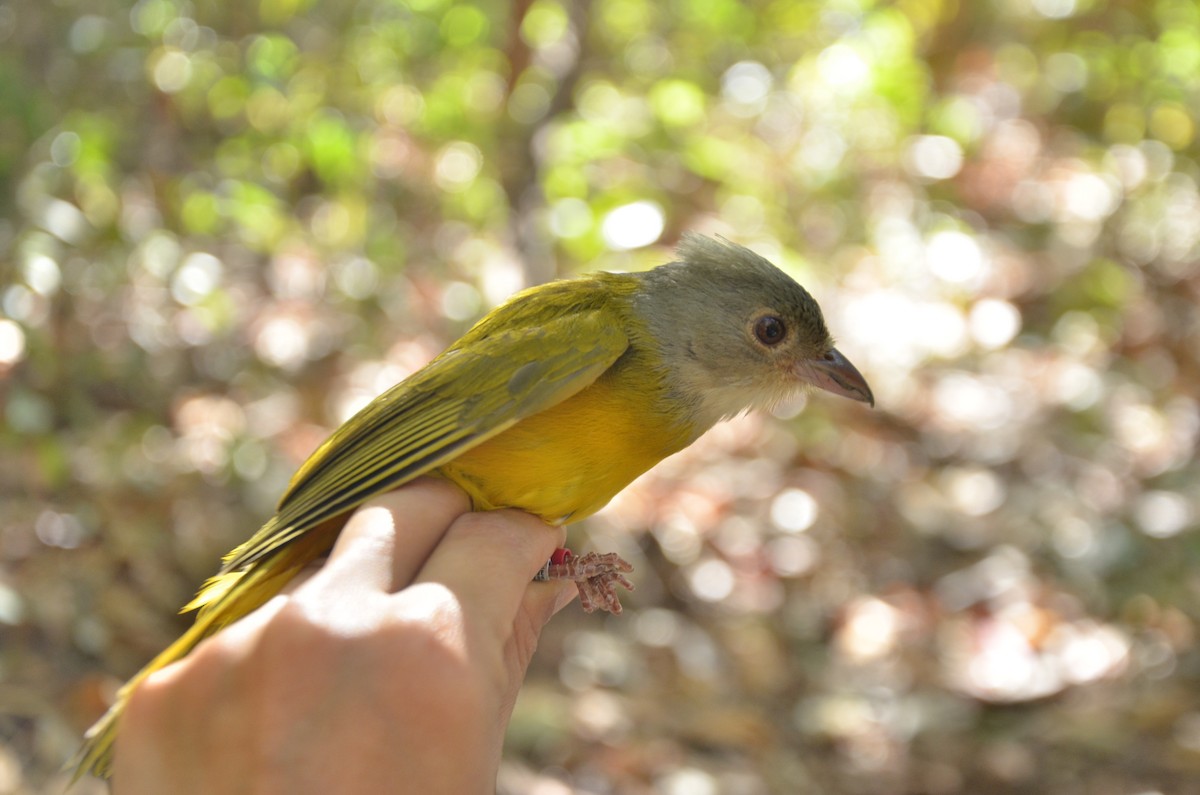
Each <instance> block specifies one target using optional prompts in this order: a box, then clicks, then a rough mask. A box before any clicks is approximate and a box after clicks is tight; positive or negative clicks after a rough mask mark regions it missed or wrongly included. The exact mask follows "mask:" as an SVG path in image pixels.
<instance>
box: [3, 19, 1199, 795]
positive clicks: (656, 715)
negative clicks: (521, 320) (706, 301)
mask: <svg viewBox="0 0 1200 795" xmlns="http://www.w3.org/2000/svg"><path fill="white" fill-rule="evenodd" d="M1198 111H1200V5H1198V4H1197V3H1195V2H1193V1H1192V0H1145V1H1144V2H1143V1H1138V0H999V1H998V2H989V3H983V2H980V3H972V2H956V1H955V0H898V2H894V3H885V2H871V0H828V1H826V2H819V1H817V0H809V1H805V0H756V1H755V2H747V3H741V2H734V0H665V2H664V1H661V0H595V2H587V1H586V0H532V2H530V1H529V0H519V2H517V3H515V4H511V3H505V2H501V0H476V1H474V2H453V3H452V2H450V1H449V0H358V1H357V2H341V3H335V2H315V0H258V1H257V2H249V3H221V2H217V0H140V1H139V2H137V3H136V4H131V3H128V2H117V1H116V0H89V2H81V1H80V0H54V1H53V2H31V1H30V0H9V2H3V3H0V405H2V411H3V420H4V421H3V424H2V426H0V494H2V499H3V502H2V508H0V793H34V792H60V791H62V787H63V786H64V783H65V779H64V778H63V777H62V775H61V774H60V773H58V768H59V765H60V764H61V763H62V762H63V760H64V759H65V758H66V757H67V756H69V754H70V753H72V752H73V751H74V749H75V748H76V745H77V742H78V739H79V735H80V732H81V731H82V730H83V729H84V728H85V727H86V726H87V725H88V724H89V723H90V722H91V721H92V720H93V719H94V718H95V717H96V716H97V715H98V714H99V713H100V712H101V711H102V710H103V708H104V705H105V703H106V700H107V699H108V698H110V697H111V695H112V693H113V690H114V688H115V687H116V686H117V685H118V684H119V683H120V682H121V681H122V680H123V679H124V678H125V677H126V676H128V675H130V674H131V673H133V672H134V671H135V670H136V669H137V668H138V667H140V665H141V664H142V663H144V662H145V661H146V660H148V659H149V658H150V657H151V656H152V655H153V654H154V653H155V652H157V651H158V650H159V649H161V648H162V647H163V646H164V645H165V644H166V643H167V642H168V641H169V640H171V639H172V638H173V637H174V636H175V635H176V634H177V633H178V632H179V631H180V630H181V628H182V627H183V626H185V625H186V623H187V621H188V619H186V618H181V617H178V616H176V615H175V611H176V609H177V608H178V607H179V606H180V605H181V604H183V603H184V602H185V601H186V600H187V599H188V598H189V596H190V595H191V594H192V592H193V590H194V589H195V587H196V586H197V585H198V584H199V583H200V581H201V580H202V579H203V578H204V577H206V576H208V575H209V574H211V573H213V571H214V569H215V566H216V563H217V559H218V556H219V555H220V554H221V553H222V552H224V551H226V550H227V549H228V548H230V547H231V546H233V545H234V544H235V543H237V542H238V541H240V540H242V539H243V538H244V537H245V536H246V535H247V534H249V533H250V532H251V531H252V530H254V529H255V528H257V526H258V525H259V524H260V523H261V522H262V521H263V520H264V519H265V518H266V517H267V516H268V515H269V514H270V512H271V510H272V505H273V503H274V501H275V500H276V499H277V497H278V495H279V494H280V492H281V490H282V488H283V486H284V484H285V483H286V481H287V479H288V477H289V476H290V474H291V473H292V472H293V471H294V469H295V468H296V467H297V466H298V465H299V463H300V462H301V461H302V460H303V459H304V457H305V456H306V455H307V454H308V453H309V452H310V451H311V450H312V449H313V448H314V447H315V445H316V444H317V443H318V442H319V441H320V440H321V439H322V438H323V437H324V436H325V434H327V433H328V432H329V431H330V430H331V429H332V428H333V427H335V426H336V425H337V424H338V423H339V422H341V421H342V420H343V419H345V418H346V417H348V416H349V415H350V414H351V413H353V412H354V411H355V410H356V409H357V408H358V407H360V406H362V405H363V404H364V403H365V402H366V401H367V400H368V399H370V397H372V396H373V395H375V394H377V393H378V392H380V391H381V390H383V389H384V388H386V387H387V386H389V385H391V384H392V383H394V382H396V381H398V380H399V379H401V378H403V377H404V376H405V375H406V374H408V373H410V372H412V371H413V370H414V369H416V368H417V367H419V366H420V365H421V364H422V363H424V362H425V361H426V360H428V359H429V358H431V357H432V356H433V355H434V354H436V353H437V352H438V351H439V350H440V349H441V348H442V347H443V346H444V345H446V344H447V343H448V342H449V341H451V340H452V339H454V338H455V337H456V336H457V335H458V334H460V333H461V332H462V331H464V330H465V329H466V328H467V327H468V326H469V325H470V323H471V322H472V321H473V320H474V319H475V318H477V317H478V316H479V315H480V314H481V313H482V312H484V311H485V310H486V309H487V308H488V307H490V306H492V305H494V304H495V303H497V302H499V301H501V300H502V299H503V298H504V297H505V296H507V295H508V294H510V293H511V292H512V291H514V290H516V289H518V288H520V287H522V286H524V285H528V284H532V283H536V282H541V281H544V280H547V279H550V278H554V277H557V276H570V275H573V274H576V273H581V272H585V271H589V270H596V269H610V270H633V269H642V268H647V267H650V266H653V265H655V264H658V263H661V262H664V261H667V260H668V259H670V257H671V246H672V244H673V243H674V242H675V241H676V240H677V239H678V236H679V234H680V233H681V232H683V231H685V230H699V231H703V232H707V233H720V234H724V235H726V236H728V237H729V238H731V239H733V240H736V241H738V242H740V243H744V244H746V245H748V246H750V247H752V248H754V249H755V250H756V251H758V252H760V253H761V254H763V255H765V256H767V257H768V258H770V259H772V260H773V261H775V262H776V263H778V264H779V265H781V266H782V267H784V268H785V269H786V270H788V271H789V272H790V273H791V274H793V275H794V276H795V277H796V278H797V279H799V280H800V281H801V282H802V283H803V284H805V285H806V286H807V287H808V288H809V289H810V290H811V291H812V292H813V293H814V294H815V295H816V296H817V298H818V299H819V300H820V301H821V303H822V305H823V306H824V307H825V310H826V313H827V318H828V321H829V325H830V327H831V328H832V330H833V332H834V334H835V335H836V336H837V338H838V344H839V348H840V349H841V350H842V351H843V352H845V353H846V355H847V356H848V357H849V358H850V359H851V360H852V361H854V362H855V363H856V364H857V365H858V366H859V367H860V369H862V371H863V372H864V373H865V374H866V376H867V377H868V379H869V380H870V382H871V384H872V386H873V387H874V389H875V394H876V396H877V398H878V408H877V409H876V410H875V411H871V410H868V409H867V408H866V407H864V406H861V405H858V404H853V403H851V402H850V401H845V400H839V399H836V398H832V397H829V396H826V395H820V394H818V395H812V396H810V397H809V398H808V399H807V400H802V401H800V402H799V403H796V404H793V405H789V406H783V407H780V409H779V410H778V411H777V412H776V415H777V416H775V417H771V416H749V417H745V418H741V419H739V420H737V421H735V422H732V423H729V424H727V425H725V426H722V427H720V428H718V429H717V430H715V431H714V432H712V433H711V434H710V435H709V436H707V437H705V438H704V439H703V440H702V441H701V442H700V443H698V444H696V445H695V446H694V447H693V448H691V449H689V450H688V451H686V452H685V453H683V454H681V455H678V456H676V457H675V458H672V459H670V460H669V461H667V462H666V463H665V464H663V465H662V466H660V467H658V468H657V469H656V470H655V471H654V472H653V473H651V474H649V475H648V476H646V477H644V478H643V479H641V480H640V481H638V482H637V483H636V484H635V485H634V486H633V487H631V488H630V489H629V490H628V491H627V492H625V493H624V494H623V495H621V496H620V497H619V498H618V499H617V500H615V501H614V502H613V504H612V505H611V506H610V507H609V508H608V509H606V510H605V511H604V512H603V513H601V514H599V515H598V516H596V517H594V518H593V519H591V520H589V521H587V522H584V523H583V524H581V525H579V526H577V527H575V528H574V529H573V530H572V543H573V546H574V547H575V548H577V549H589V548H599V549H602V550H617V551H619V552H621V553H622V554H623V555H624V556H625V557H626V558H628V559H630V560H631V561H633V562H634V563H635V564H636V566H637V572H636V575H635V579H636V582H637V585H638V590H637V592H636V593H634V594H632V595H630V596H629V597H628V598H627V599H626V600H625V602H626V605H627V608H628V609H627V612H626V614H625V615H623V616H621V617H620V618H611V617H607V616H599V615H596V616H585V615H583V614H582V613H581V612H579V611H576V610H568V611H566V612H565V613H564V614H562V615H560V616H559V617H558V618H556V619H555V621H554V622H553V624H552V626H551V627H550V628H549V629H548V630H547V632H546V634H545V636H544V639H543V642H542V647H541V649H540V650H539V652H538V656H537V658H536V660H535V662H534V667H533V669H532V671H531V674H530V678H529V682H528V685H527V687H526V688H525V690H524V692H523V696H522V700H521V702H520V704H519V706H518V709H517V712H516V715H515V717H514V719H513V723H512V728H511V731H510V734H509V738H508V740H509V748H508V752H507V755H506V762H505V765H504V767H503V769H502V773H501V792H503V793H522V794H531V793H536V794H537V795H559V794H561V793H569V792H578V793H588V794H591V793H597V794H600V793H634V794H635V795H637V794H640V793H662V794H663V795H718V794H719V793H730V794H732V795H767V794H770V795H774V794H775V793H834V794H835V795H837V794H840V793H850V794H852V793H883V794H885V795H890V794H893V793H895V794H896V795H907V794H908V793H913V794H916V793H928V794H929V795H949V794H950V793H984V794H987V793H1009V792H1020V793H1056V794H1061V793H1089V794H1091V793H1096V794H1099V795H1109V794H1110V793H1111V794H1112V795H1151V794H1152V793H1161V794H1162V795H1173V794H1176V793H1197V792H1200V687H1198V685H1200V682H1198V679H1200V652H1198V650H1197V640H1196V632H1197V628H1196V621H1197V619H1198V618H1200V610H1198V604H1200V568H1198V567H1197V563H1200V533H1198V532H1197V512H1198V509H1200V505H1198V504H1197V484H1198V483H1200V472H1198V469H1200V467H1198V466H1197V462H1196V460H1195V452H1196V447H1197V439H1198V434H1200V411H1198V405H1197V389H1198V387H1200V313H1198V312H1197V311H1196V308H1195V304H1196V302H1197V298H1198V297H1200V295H1198V294H1200V267H1198V255H1197V253H1198V241H1200V194H1198V192H1197V176H1198V175H1197V161H1196V153H1197V149H1196V132H1197V130H1196V125H1197V113H1198ZM805 404H807V405H805ZM77 791H78V792H81V793H98V792H102V791H104V790H103V787H102V786H101V785H99V784H98V783H97V782H95V781H91V782H88V783H86V784H84V785H82V786H80V787H79V789H78V790H77Z"/></svg>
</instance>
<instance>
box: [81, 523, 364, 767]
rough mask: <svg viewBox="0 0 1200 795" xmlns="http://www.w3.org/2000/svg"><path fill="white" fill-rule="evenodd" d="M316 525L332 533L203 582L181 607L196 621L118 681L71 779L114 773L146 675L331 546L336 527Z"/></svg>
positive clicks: (258, 602)
mask: <svg viewBox="0 0 1200 795" xmlns="http://www.w3.org/2000/svg"><path fill="white" fill-rule="evenodd" d="M318 529H331V530H333V531H334V532H332V533H330V532H310V533H309V534H307V535H306V536H302V537H301V538H299V539H297V540H296V541H297V542H296V543H293V544H290V545H288V546H286V547H283V548H281V549H280V550H279V551H277V552H276V553H275V554H273V555H271V556H270V557H266V558H262V559H261V560H258V561H256V562H255V563H253V564H251V565H250V566H249V567H248V568H246V569H244V570H242V571H231V572H227V573H225V574H218V575H217V576H216V577H213V578H212V579H210V580H209V581H208V582H206V583H205V584H204V587H203V588H201V589H200V591H199V593H198V594H197V595H196V598H195V599H193V600H192V601H191V602H189V603H188V605H187V606H186V607H184V608H183V612H187V611H189V610H196V609H199V613H197V615H196V622H195V623H194V624H192V626H191V627H190V628H189V629H188V630H187V632H184V633H183V635H181V636H180V637H179V639H178V640H176V641H175V642H174V643H172V644H171V645H170V646H168V647H167V648H166V649H165V650H163V651H162V652H161V653H160V654H159V655H158V656H157V657H155V658H154V659H153V660H151V661H150V662H149V663H148V664H147V665H146V667H144V668H143V669H142V670H140V671H138V672H137V673H136V674H135V675H134V676H133V678H132V679H130V680H129V681H128V682H126V683H125V684H124V685H122V686H121V689H120V690H118V691H117V697H116V699H115V700H114V701H113V704H112V706H111V707H109V709H108V712H106V713H104V716H103V717H101V718H100V720H98V721H96V722H95V723H94V724H93V725H92V727H91V728H90V729H88V730H87V733H86V734H85V735H84V739H83V745H82V746H81V747H80V749H79V751H78V752H77V753H76V754H75V756H74V757H73V758H72V759H71V761H69V762H67V764H66V766H65V767H66V769H68V770H70V769H72V768H73V769H74V772H73V774H72V777H71V781H72V783H74V782H75V781H76V780H78V779H79V778H80V777H81V776H83V775H85V774H87V773H91V774H92V775H95V776H99V777H100V778H108V777H109V776H110V775H111V774H112V753H113V743H114V742H115V741H116V739H117V731H118V728H119V725H120V722H121V715H122V713H124V711H125V705H126V704H127V703H128V702H129V697H130V696H131V695H132V694H133V691H134V690H135V689H136V688H137V687H138V685H140V684H141V683H142V682H143V681H144V680H145V679H146V678H147V677H149V676H150V674H152V673H154V672H155V671H157V670H159V669H161V668H165V667H167V666H168V665H170V664H171V663H173V662H175V661H176V660H182V659H183V658H184V657H186V656H187V655H188V654H189V653H190V652H191V651H192V649H194V648H196V646H197V645H199V643H200V642H201V641H202V640H204V639H205V638H207V637H209V636H211V635H214V634H216V633H217V632H218V631H220V630H221V629H223V628H224V627H227V626H229V625H230V624H232V623H233V622H234V621H237V620H238V619H239V618H242V617H243V616H245V615H247V614H249V613H251V612H252V611H254V610H256V609H257V608H259V607H261V606H262V605H263V604H265V603H266V602H267V600H269V599H270V598H271V597H273V596H275V595H276V594H277V593H279V591H280V590H281V589H282V588H283V586H284V585H286V584H287V583H288V581H290V580H291V579H292V578H293V577H294V576H295V575H296V574H297V573H298V572H299V571H300V570H301V569H303V568H304V567H305V566H306V565H307V564H308V563H309V562H311V561H313V560H315V559H316V558H318V557H320V556H321V555H323V554H324V553H325V552H327V551H328V550H329V548H330V546H332V544H333V540H334V538H336V536H337V532H336V531H337V530H338V529H340V526H333V527H329V528H318Z"/></svg>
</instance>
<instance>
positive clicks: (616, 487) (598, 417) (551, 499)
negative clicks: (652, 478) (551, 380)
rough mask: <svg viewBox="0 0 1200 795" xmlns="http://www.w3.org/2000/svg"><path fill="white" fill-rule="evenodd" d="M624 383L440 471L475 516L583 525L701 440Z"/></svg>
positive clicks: (597, 388)
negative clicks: (501, 514) (505, 513)
mask: <svg viewBox="0 0 1200 795" xmlns="http://www.w3.org/2000/svg"><path fill="white" fill-rule="evenodd" d="M634 392H635V390H632V389H627V388H625V386H624V385H623V384H622V383H621V380H620V379H619V378H607V377H604V376H602V377H601V378H600V380H598V381H597V382H596V383H594V384H593V385H591V386H589V387H588V388H586V389H584V390H583V391H582V392H580V393H578V394H577V395H575V396H573V397H571V398H568V399H567V400H564V401H563V402H562V403H560V404H558V405H557V406H554V407H552V408H550V409H547V410H546V411H543V412H541V413H540V414H535V415H533V416H532V417H528V418H526V419H524V420H522V421H521V422H519V423H517V424H516V425H514V426H513V427H512V428H510V429H508V430H507V431H505V432H504V433H501V434H499V435H498V436H495V437H493V438H492V439H489V440H488V441H486V442H484V443H483V444H481V445H479V446H478V447H475V448H473V449H471V450H469V451H467V452H466V453H463V454H462V455H460V456H459V457H458V458H456V459H454V460H453V461H451V462H450V463H448V464H445V465H443V466H442V467H440V468H439V470H438V471H439V473H440V474H441V475H443V476H444V477H446V478H449V479H450V480H452V481H454V482H455V483H457V484H458V485H459V486H461V487H462V488H463V489H464V490H465V491H466V492H467V493H468V494H470V495H471V499H472V502H473V504H474V507H475V508H476V510H491V509H494V508H521V509H522V510H526V511H529V512H530V513H533V514H536V515H538V516H540V517H542V518H543V519H545V520H546V521H547V522H550V523H552V524H560V523H565V522H567V521H578V520H580V519H583V518H584V517H586V516H590V515H591V514H593V513H595V512H596V511H598V510H600V509H601V508H603V507H604V506H605V505H606V504H607V503H608V501H609V500H611V499H612V498H613V497H614V496H615V495H616V493H617V492H619V491H620V490H621V489H623V488H625V486H627V485H628V484H629V482H630V481H632V480H633V479H634V478H636V477H637V476H638V475H640V474H642V473H643V472H645V471H646V470H647V469H649V468H650V467H652V466H654V465H655V464H656V463H658V462H659V461H661V460H662V459H663V458H666V457H667V456H668V455H670V454H672V453H674V452H677V451H678V450H681V449H683V448H684V447H686V446H687V445H688V444H690V443H691V442H692V440H693V439H694V438H695V434H694V433H692V432H690V431H689V430H688V429H686V428H683V427H680V426H681V423H679V422H671V421H669V420H667V419H666V418H665V417H663V416H662V415H660V414H659V413H658V412H655V411H653V410H650V409H648V408H647V405H646V403H647V400H646V396H645V390H641V393H642V394H641V396H640V397H638V396H636V395H635V394H634Z"/></svg>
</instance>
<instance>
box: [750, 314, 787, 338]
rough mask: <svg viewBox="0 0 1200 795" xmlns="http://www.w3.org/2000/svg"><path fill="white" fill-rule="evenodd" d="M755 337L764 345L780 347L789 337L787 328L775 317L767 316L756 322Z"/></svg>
mask: <svg viewBox="0 0 1200 795" xmlns="http://www.w3.org/2000/svg"><path fill="white" fill-rule="evenodd" d="M754 336H755V337H758V341H759V342H761V343H762V344H763V345H778V344H779V343H781V342H783V338H784V337H786V336H787V326H785V325H784V324H783V321H782V320H780V319H779V318H777V317H775V316H774V315H766V316H765V317H760V318H759V319H758V320H757V321H755V323H754Z"/></svg>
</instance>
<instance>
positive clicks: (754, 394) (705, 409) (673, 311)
mask: <svg viewBox="0 0 1200 795" xmlns="http://www.w3.org/2000/svg"><path fill="white" fill-rule="evenodd" d="M678 256H679V259H678V261H676V262H672V263H669V264H667V265H663V266H660V267H658V268H655V269H654V270H651V271H648V272H647V273H646V274H645V277H644V285H645V289H643V290H642V291H640V293H639V295H638V298H637V299H636V300H635V307H636V311H637V312H638V314H639V315H640V316H641V317H643V318H644V319H645V321H646V324H647V326H648V328H649V332H650V335H651V339H652V340H653V341H654V344H656V345H657V346H659V348H660V351H661V354H662V361H663V362H664V367H665V368H666V369H667V371H668V373H667V379H668V383H670V384H671V386H672V389H673V391H675V392H677V393H678V394H679V395H681V396H682V397H683V399H684V400H686V401H687V402H688V403H689V404H690V405H691V406H692V407H693V408H694V410H696V411H697V413H698V414H699V415H700V418H701V419H703V420H707V421H709V422H713V421H716V420H718V419H722V418H724V417H729V416H732V415H735V414H738V413H740V412H742V411H744V410H746V409H749V408H765V407H770V406H772V405H774V404H775V403H777V402H779V401H780V400H782V399H784V398H786V397H788V396H789V395H792V394H794V393H795V392H796V391H797V390H799V389H802V388H804V387H805V386H810V387H817V388H819V389H823V390H826V391H828V392H832V393H834V394H836V395H842V396H843V397H848V398H851V399H853V400H859V401H862V402H864V403H868V404H870V405H872V406H874V405H875V398H874V396H873V395H872V394H871V388H870V387H869V386H867V382H866V379H864V378H863V376H862V374H861V373H859V372H858V370H857V369H856V368H855V367H854V365H852V364H851V363H850V362H849V360H848V359H846V357H845V356H843V355H842V354H841V352H840V351H838V349H837V348H835V347H834V345H833V338H832V337H831V336H830V334H829V331H828V329H827V328H826V326H825V319H824V317H823V316H822V315H821V308H820V307H819V306H817V302H816V301H815V300H813V297H812V296H811V295H809V293H808V291H807V290H805V289H804V288H803V287H801V286H800V285H799V284H797V283H796V282H795V281H794V280H793V279H791V277H789V276H788V275H787V274H785V273H784V272H783V271H781V270H779V269H778V268H776V267H775V266H774V265H772V264H771V263H770V262H768V261H767V260H765V259H763V258H762V257H760V256H758V255H757V254H755V253H754V252H752V251H750V250H749V249H747V248H743V247H742V246H739V245H736V244H734V243H731V242H729V241H727V240H724V239H712V238H708V237H703V236H700V235H695V234H688V235H685V236H684V238H683V241H682V242H681V243H680V245H679V248H678Z"/></svg>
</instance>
